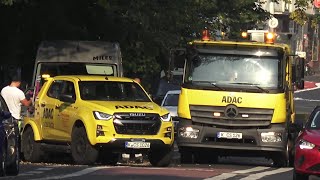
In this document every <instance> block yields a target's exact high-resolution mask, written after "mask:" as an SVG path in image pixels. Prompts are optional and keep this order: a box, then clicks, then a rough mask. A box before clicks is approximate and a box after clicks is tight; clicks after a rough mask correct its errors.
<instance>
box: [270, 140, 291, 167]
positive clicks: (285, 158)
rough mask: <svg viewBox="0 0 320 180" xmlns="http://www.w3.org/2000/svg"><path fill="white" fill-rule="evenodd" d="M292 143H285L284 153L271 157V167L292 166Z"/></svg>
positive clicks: (289, 141)
mask: <svg viewBox="0 0 320 180" xmlns="http://www.w3.org/2000/svg"><path fill="white" fill-rule="evenodd" d="M291 144H292V141H291V140H288V141H287V146H286V150H285V151H284V152H280V153H276V154H275V155H273V157H272V160H273V165H274V166H275V167H288V166H291V165H292V164H293V161H294V158H293V154H292V147H291Z"/></svg>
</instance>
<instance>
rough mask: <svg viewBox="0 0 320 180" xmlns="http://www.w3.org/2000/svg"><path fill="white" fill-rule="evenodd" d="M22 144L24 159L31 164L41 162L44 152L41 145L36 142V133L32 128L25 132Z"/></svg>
mask: <svg viewBox="0 0 320 180" xmlns="http://www.w3.org/2000/svg"><path fill="white" fill-rule="evenodd" d="M22 143H23V149H22V152H23V156H24V159H25V160H26V161H29V162H40V161H41V157H42V155H43V151H42V150H41V144H40V143H38V142H36V141H35V140H34V133H33V130H32V129H31V128H28V129H26V130H25V131H24V132H23V134H22Z"/></svg>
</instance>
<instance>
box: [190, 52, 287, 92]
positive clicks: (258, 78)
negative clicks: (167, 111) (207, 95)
mask: <svg viewBox="0 0 320 180" xmlns="http://www.w3.org/2000/svg"><path fill="white" fill-rule="evenodd" d="M282 82H283V75H282V73H281V61H280V59H279V58H277V57H262V56H248V55H234V54H233V55H228V54H209V53H208V54H199V55H198V56H197V58H196V59H195V60H190V61H188V63H187V66H186V76H185V79H184V83H185V84H191V85H193V86H205V87H206V86H207V87H213V88H215V89H218V90H225V88H228V87H232V88H234V87H236V88H241V89H246V88H247V89H257V90H259V91H261V92H268V91H267V90H265V89H279V88H281V87H282Z"/></svg>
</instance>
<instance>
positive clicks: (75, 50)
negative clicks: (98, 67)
mask: <svg viewBox="0 0 320 180" xmlns="http://www.w3.org/2000/svg"><path fill="white" fill-rule="evenodd" d="M120 56H121V53H120V46H119V43H114V42H104V41H67V40H57V41H43V42H41V44H40V45H39V48H38V52H37V57H36V63H39V62H92V63H106V62H107V63H110V62H114V63H116V62H119V61H121V57H120Z"/></svg>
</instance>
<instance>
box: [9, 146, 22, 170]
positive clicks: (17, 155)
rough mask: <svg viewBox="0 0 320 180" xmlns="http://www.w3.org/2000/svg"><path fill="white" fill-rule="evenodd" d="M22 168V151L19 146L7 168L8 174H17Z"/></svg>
mask: <svg viewBox="0 0 320 180" xmlns="http://www.w3.org/2000/svg"><path fill="white" fill-rule="evenodd" d="M19 169H20V152H19V148H18V146H17V147H16V150H15V155H14V159H13V161H12V163H11V164H9V165H8V166H7V168H6V171H7V175H9V176H17V175H18V174H19Z"/></svg>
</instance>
